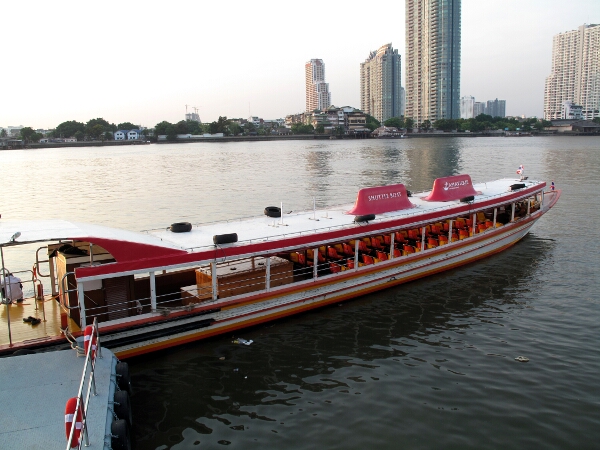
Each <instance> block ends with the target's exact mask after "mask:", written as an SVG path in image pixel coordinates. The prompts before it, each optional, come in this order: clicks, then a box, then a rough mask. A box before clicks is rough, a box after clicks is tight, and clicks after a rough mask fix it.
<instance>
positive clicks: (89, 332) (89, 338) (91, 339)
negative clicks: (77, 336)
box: [83, 325, 96, 361]
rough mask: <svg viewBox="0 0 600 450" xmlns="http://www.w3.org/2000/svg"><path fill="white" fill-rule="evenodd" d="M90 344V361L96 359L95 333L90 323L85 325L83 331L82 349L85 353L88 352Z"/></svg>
mask: <svg viewBox="0 0 600 450" xmlns="http://www.w3.org/2000/svg"><path fill="white" fill-rule="evenodd" d="M90 344H91V345H92V350H91V352H90V356H91V358H92V361H93V360H94V359H96V335H95V334H94V328H93V327H92V326H91V325H88V326H87V327H85V330H84V332H83V350H84V352H85V354H86V355H87V354H88V349H89V347H90Z"/></svg>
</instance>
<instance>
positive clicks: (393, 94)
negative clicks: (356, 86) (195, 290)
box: [360, 44, 403, 122]
mask: <svg viewBox="0 0 600 450" xmlns="http://www.w3.org/2000/svg"><path fill="white" fill-rule="evenodd" d="M401 76H402V67H401V62H400V55H399V54H398V50H394V48H393V47H392V44H385V45H382V46H381V47H379V49H378V50H377V51H374V52H371V53H370V54H369V57H368V58H367V59H366V60H365V62H363V63H360V109H362V111H363V112H364V113H367V114H370V115H371V116H373V117H375V118H376V119H377V120H379V121H380V122H383V121H385V120H387V119H389V118H390V117H400V116H401V115H402V106H403V105H402V94H403V92H402V85H401Z"/></svg>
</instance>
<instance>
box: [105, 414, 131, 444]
mask: <svg viewBox="0 0 600 450" xmlns="http://www.w3.org/2000/svg"><path fill="white" fill-rule="evenodd" d="M110 434H111V435H112V436H111V438H110V445H111V447H112V449H113V450H131V437H130V432H129V424H128V423H127V421H126V420H125V419H119V420H114V421H113V423H112V424H111V425H110Z"/></svg>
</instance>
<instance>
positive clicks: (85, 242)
mask: <svg viewBox="0 0 600 450" xmlns="http://www.w3.org/2000/svg"><path fill="white" fill-rule="evenodd" d="M559 197H560V190H554V184H552V188H551V189H548V188H547V185H546V182H543V181H532V180H528V179H525V177H521V178H520V179H519V178H517V179H514V178H505V179H500V180H496V181H492V182H487V183H478V184H473V183H472V181H471V178H470V176H469V175H456V176H450V177H444V178H438V179H436V180H435V181H434V183H433V188H432V189H431V190H430V191H427V192H421V193H414V194H411V193H410V191H408V190H407V189H406V187H405V186H404V185H402V184H396V185H391V186H378V187H369V188H363V189H360V190H359V192H358V195H357V199H356V202H355V204H354V205H342V206H336V207H330V208H327V209H324V210H317V209H316V208H315V209H313V210H309V211H300V212H296V211H286V210H282V209H283V205H281V206H280V207H267V208H266V209H265V211H264V213H265V214H264V215H262V216H259V217H252V218H245V219H237V220H228V221H222V222H214V223H207V224H199V225H191V224H189V223H174V224H172V225H171V226H170V227H165V228H164V229H160V230H151V231H145V232H140V233H136V232H132V231H126V230H120V229H114V228H109V227H103V226H96V225H89V224H82V223H75V222H69V221H63V220H39V221H13V220H6V219H0V251H3V253H2V270H3V271H4V273H6V274H8V272H9V268H10V262H9V261H7V262H6V266H5V263H4V250H5V249H6V248H8V247H12V246H16V245H29V244H40V245H42V246H41V247H38V246H37V245H36V246H33V247H37V251H35V250H34V251H35V255H32V262H33V264H34V265H33V268H32V270H30V271H22V272H20V273H19V272H16V273H14V274H15V275H18V276H19V277H20V278H21V280H22V283H23V284H24V285H25V290H26V292H27V291H30V292H33V293H34V298H30V299H25V300H24V302H23V303H21V304H19V303H15V302H13V303H12V304H11V305H6V306H5V305H2V316H1V318H2V323H1V324H0V326H1V330H0V331H1V333H2V334H1V340H0V355H8V354H11V353H13V352H14V351H15V350H18V349H34V350H38V351H43V350H52V349H54V348H59V347H61V346H62V347H64V346H65V345H68V344H69V342H71V341H72V340H73V339H74V338H76V337H77V336H80V335H81V330H82V329H84V328H85V327H86V325H89V324H91V323H92V322H93V321H94V319H96V320H97V322H98V326H99V330H100V333H101V335H102V344H103V346H105V347H108V348H110V349H111V350H112V351H113V352H114V353H115V355H116V356H117V357H119V358H121V359H124V358H129V357H134V356H137V355H142V354H145V353H149V352H153V351H158V350H162V349H166V348H169V347H173V346H176V345H181V344H185V343H189V342H193V341H197V340H200V339H205V338H209V337H212V336H216V335H219V334H224V333H228V334H230V335H234V334H236V333H238V332H239V330H241V329H243V328H247V327H250V326H255V325H258V324H262V323H265V322H268V321H272V320H276V319H279V318H282V317H286V316H290V315H292V314H297V313H301V312H303V311H307V310H310V309H313V308H318V307H322V306H325V305H329V304H334V303H340V302H343V301H346V300H349V299H351V298H354V297H358V296H362V295H365V294H368V293H372V292H375V291H378V290H381V289H385V288H388V287H392V286H397V285H399V284H402V283H406V282H408V281H411V280H415V279H417V278H421V277H425V276H428V275H432V274H435V273H438V272H442V271H444V270H448V269H451V268H455V267H458V266H461V265H464V264H467V263H470V262H473V261H476V260H479V259H482V258H486V257H488V256H490V255H493V254H495V253H497V252H500V251H502V250H504V249H506V248H508V247H510V246H512V245H514V244H515V243H517V242H518V241H519V240H520V239H521V238H523V237H524V236H525V235H526V234H527V233H528V232H529V231H530V230H531V227H532V226H533V225H534V224H535V222H536V221H537V220H538V219H539V218H540V217H542V215H544V214H545V213H546V212H548V210H550V208H552V206H554V204H555V203H556V202H557V201H558V199H559ZM29 248H31V247H29ZM44 285H46V289H47V290H48V286H50V291H51V292H50V293H49V294H48V295H44V293H43V289H44ZM28 314H33V315H34V316H35V317H39V318H41V319H42V318H43V321H42V323H41V324H38V325H32V324H31V323H27V322H23V320H22V319H24V318H26V317H27V315H28Z"/></svg>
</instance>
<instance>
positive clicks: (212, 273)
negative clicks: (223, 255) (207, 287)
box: [210, 261, 219, 300]
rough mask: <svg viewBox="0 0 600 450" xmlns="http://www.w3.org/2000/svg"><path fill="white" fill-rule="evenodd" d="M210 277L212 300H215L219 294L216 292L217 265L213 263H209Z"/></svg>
mask: <svg viewBox="0 0 600 450" xmlns="http://www.w3.org/2000/svg"><path fill="white" fill-rule="evenodd" d="M210 276H211V278H212V299H213V300H216V299H217V298H218V296H219V293H218V292H217V263H216V262H215V261H213V262H211V263H210Z"/></svg>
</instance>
